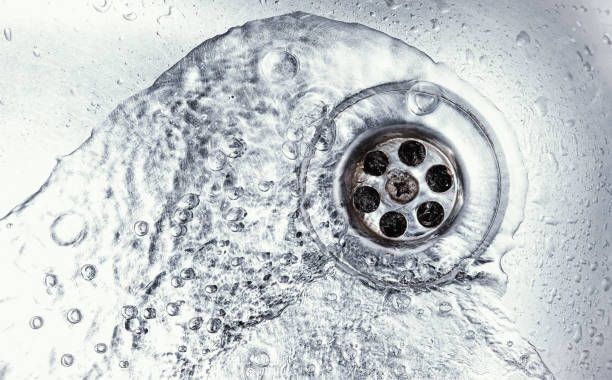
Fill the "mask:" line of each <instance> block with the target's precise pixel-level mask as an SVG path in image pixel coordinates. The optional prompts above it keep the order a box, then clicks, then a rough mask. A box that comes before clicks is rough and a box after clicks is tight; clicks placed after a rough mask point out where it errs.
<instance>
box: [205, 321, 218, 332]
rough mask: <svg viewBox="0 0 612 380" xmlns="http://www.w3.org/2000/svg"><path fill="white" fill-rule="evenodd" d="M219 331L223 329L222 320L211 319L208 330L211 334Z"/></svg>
mask: <svg viewBox="0 0 612 380" xmlns="http://www.w3.org/2000/svg"><path fill="white" fill-rule="evenodd" d="M219 329H221V320H220V319H219V318H211V319H209V320H208V326H207V327H206V330H207V331H208V332H209V333H212V334H214V333H216V332H217V331H219Z"/></svg>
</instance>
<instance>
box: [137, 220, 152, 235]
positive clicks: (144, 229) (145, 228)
mask: <svg viewBox="0 0 612 380" xmlns="http://www.w3.org/2000/svg"><path fill="white" fill-rule="evenodd" d="M148 232H149V223H147V222H145V221H144V220H139V221H137V222H136V223H134V233H135V234H136V235H138V236H144V235H146V234H147V233H148Z"/></svg>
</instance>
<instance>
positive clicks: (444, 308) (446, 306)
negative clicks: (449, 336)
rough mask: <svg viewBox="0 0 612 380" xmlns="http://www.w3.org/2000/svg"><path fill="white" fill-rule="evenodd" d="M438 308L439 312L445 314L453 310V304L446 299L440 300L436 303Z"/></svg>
mask: <svg viewBox="0 0 612 380" xmlns="http://www.w3.org/2000/svg"><path fill="white" fill-rule="evenodd" d="M438 310H439V311H440V314H447V313H449V312H450V311H451V310H453V305H451V304H450V303H448V302H446V301H442V302H440V304H439V305H438Z"/></svg>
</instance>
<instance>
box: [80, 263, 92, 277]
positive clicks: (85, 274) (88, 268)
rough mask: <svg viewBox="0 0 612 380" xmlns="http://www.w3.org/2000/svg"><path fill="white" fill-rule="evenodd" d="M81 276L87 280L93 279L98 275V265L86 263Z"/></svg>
mask: <svg viewBox="0 0 612 380" xmlns="http://www.w3.org/2000/svg"><path fill="white" fill-rule="evenodd" d="M81 276H82V277H83V279H84V280H85V281H91V280H93V279H94V277H96V267H95V266H93V265H91V264H85V265H83V266H82V267H81Z"/></svg>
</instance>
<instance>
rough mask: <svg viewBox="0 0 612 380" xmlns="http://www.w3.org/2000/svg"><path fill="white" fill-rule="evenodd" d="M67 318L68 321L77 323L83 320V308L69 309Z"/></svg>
mask: <svg viewBox="0 0 612 380" xmlns="http://www.w3.org/2000/svg"><path fill="white" fill-rule="evenodd" d="M66 319H68V322H70V323H72V324H76V323H79V322H81V320H82V319H83V314H82V313H81V310H79V309H77V308H73V309H70V310H68V312H67V313H66Z"/></svg>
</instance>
